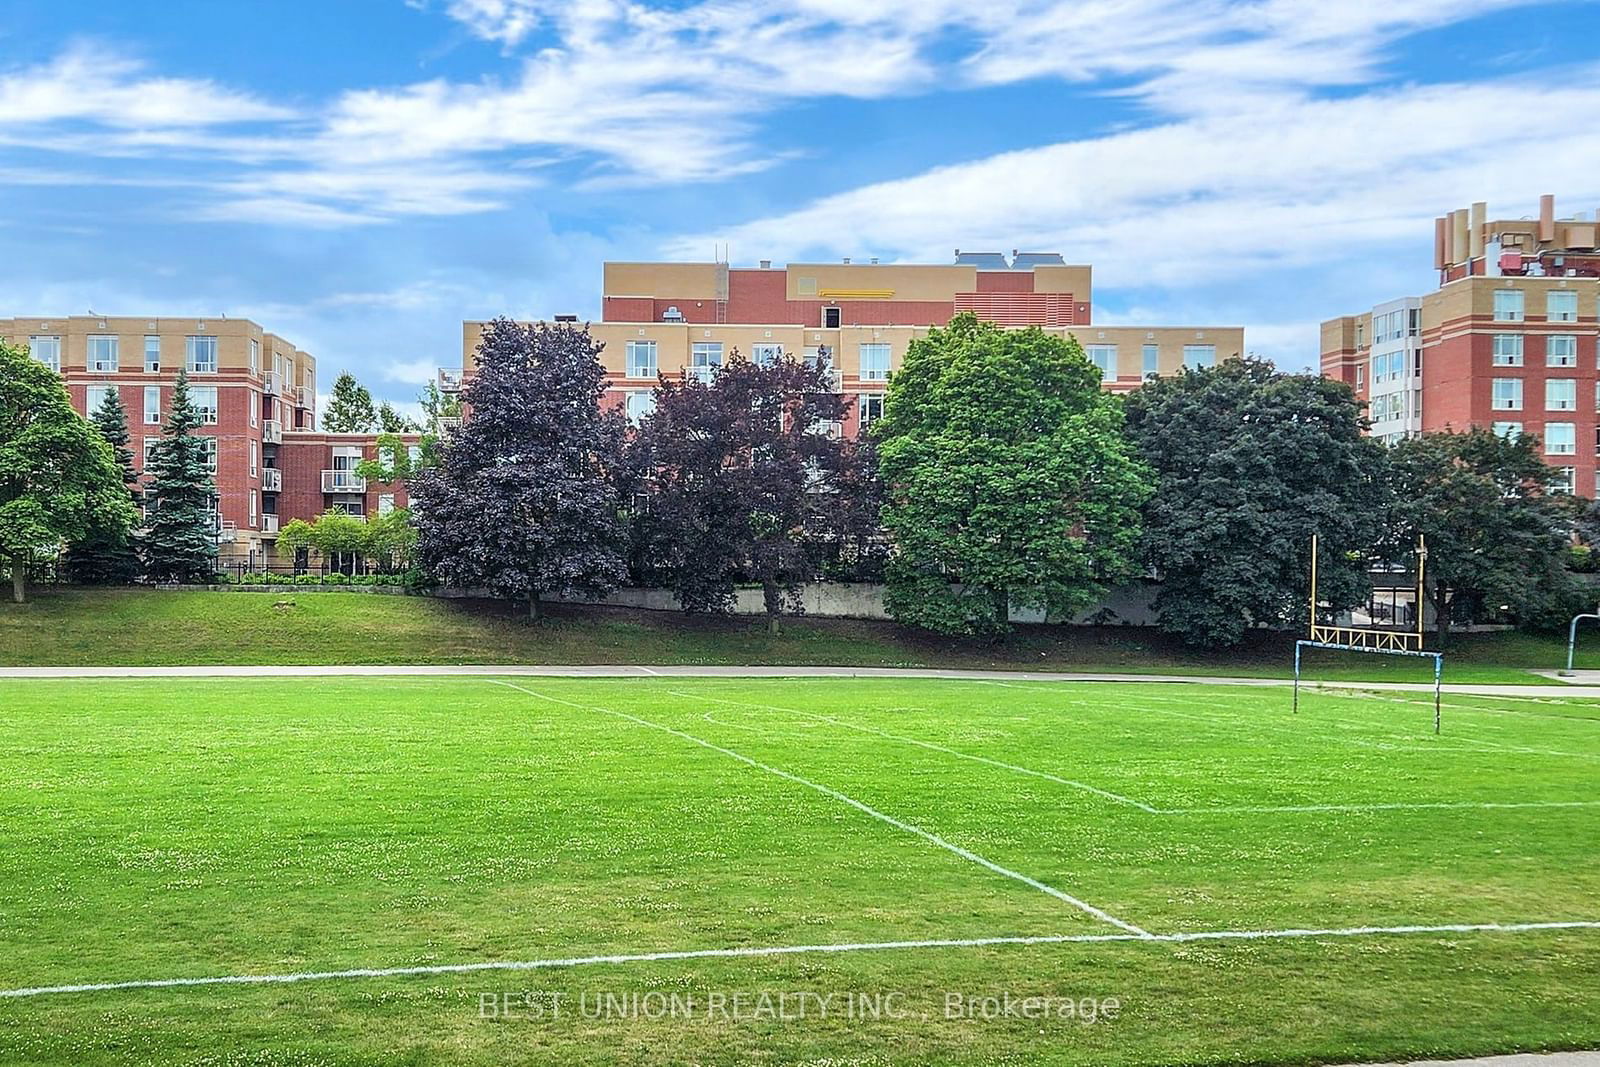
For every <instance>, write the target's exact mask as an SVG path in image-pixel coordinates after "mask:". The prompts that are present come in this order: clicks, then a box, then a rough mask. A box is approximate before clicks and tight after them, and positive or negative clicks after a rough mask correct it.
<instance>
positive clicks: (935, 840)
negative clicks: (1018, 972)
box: [485, 678, 1150, 937]
mask: <svg viewBox="0 0 1600 1067" xmlns="http://www.w3.org/2000/svg"><path fill="white" fill-rule="evenodd" d="M485 680H486V681H489V682H490V683H492V684H494V685H503V686H505V687H506V688H508V689H515V690H517V691H518V692H521V693H526V694H528V695H529V696H531V697H537V698H538V699H540V700H545V701H549V702H550V703H552V704H564V705H566V706H567V707H570V708H578V709H579V710H581V711H599V712H604V713H605V714H607V715H614V716H616V717H617V718H619V719H626V720H627V721H629V722H632V723H637V724H638V725H640V726H648V727H650V728H651V729H652V730H660V731H662V732H663V733H667V734H671V735H672V736H674V737H678V738H682V739H683V740H685V741H689V742H692V743H694V744H696V745H699V746H700V747H701V748H706V749H710V750H711V751H712V752H720V753H721V754H722V755H724V756H727V757H729V758H731V759H736V760H738V761H739V762H740V763H743V764H746V765H748V766H751V767H754V768H756V769H757V770H762V771H766V772H767V773H768V774H773V775H776V776H778V777H779V778H783V779H785V780H786V781H790V782H794V783H795V784H796V785H803V786H805V787H806V788H807V789H813V790H815V791H817V792H818V793H821V794H822V795H823V796H827V797H832V798H833V799H834V800H837V801H839V802H841V803H844V804H848V805H850V806H851V807H852V808H855V809H856V810H857V811H860V812H864V813H866V814H867V815H870V816H872V817H873V818H874V819H878V820H880V821H882V822H885V823H887V824H888V825H890V826H893V827H894V828H895V829H897V830H904V831H905V832H906V833H909V834H915V835H916V836H918V837H920V838H922V839H923V840H924V841H927V842H929V843H930V844H934V845H938V846H939V847H940V848H942V849H944V850H946V851H947V852H952V853H954V854H955V855H957V856H960V857H961V858H962V859H964V860H967V861H969V862H971V863H976V864H977V865H978V866H980V867H983V868H986V869H987V870H990V871H993V872H994V873H995V874H1000V875H1004V876H1005V877H1007V878H1011V879H1014V880H1016V881H1018V882H1021V883H1022V884H1023V885H1026V886H1031V887H1032V888H1034V889H1037V890H1039V892H1041V893H1045V894H1048V895H1049V896H1052V897H1055V898H1056V899H1057V900H1059V901H1062V902H1064V903H1066V904H1070V905H1072V906H1073V907H1075V908H1077V909H1078V910H1079V911H1082V912H1084V913H1086V914H1088V915H1092V916H1093V917H1094V918H1096V919H1099V920H1100V921H1101V922H1106V923H1110V924H1111V925H1112V926H1115V927H1117V928H1118V929H1120V930H1126V931H1128V933H1130V934H1135V935H1137V936H1139V937H1149V936H1150V933H1149V932H1148V931H1146V930H1141V929H1140V928H1139V927H1137V926H1135V925H1133V924H1132V923H1130V922H1124V921H1123V920H1121V919H1119V918H1117V917H1116V916H1115V915H1112V914H1111V913H1110V912H1107V911H1103V910H1101V909H1100V908H1097V907H1095V906H1094V905H1093V904H1090V903H1089V902H1087V901H1084V900H1079V899H1078V898H1077V897H1075V896H1073V895H1072V894H1070V893H1064V892H1062V891H1061V890H1059V889H1056V888H1055V887H1053V886H1048V885H1045V884H1044V883H1043V882H1041V881H1039V880H1038V879H1035V878H1030V877H1028V876H1027V875H1025V874H1023V873H1021V872H1020V871H1013V870H1011V869H1010V868H1009V867H1002V866H1000V865H999V864H998V863H995V862H994V861H992V860H987V859H984V858H983V857H982V856H980V855H978V854H977V853H976V852H973V851H971V850H969V849H965V848H962V847H961V846H960V845H957V844H954V843H952V842H950V841H946V840H945V839H944V838H942V837H940V836H938V835H937V834H934V833H930V832H929V831H927V830H924V829H923V828H922V827H920V826H913V825H912V824H910V823H908V822H902V821H901V820H899V819H896V818H895V817H894V816H892V815H886V814H884V813H883V812H881V811H879V810H878V809H877V808H874V807H871V806H869V805H867V804H863V803H862V802H861V801H859V800H857V799H855V798H854V797H849V796H846V795H845V794H843V793H841V792H839V791H838V790H837V789H830V788H828V787H827V786H825V785H819V784H818V783H816V782H813V781H811V780H810V779H807V778H802V777H800V776H799V775H797V774H790V773H789V772H788V771H783V770H779V769H778V768H776V767H772V766H769V765H768V764H765V763H761V762H759V761H758V760H753V759H751V758H750V757H749V756H746V755H743V754H741V753H738V752H735V751H734V750H733V749H731V748H723V747H722V746H721V745H714V744H712V743H711V742H710V741H706V740H703V739H701V738H698V737H696V736H694V735H693V734H689V733H684V732H683V731H682V730H677V729H674V728H673V727H671V726H665V725H663V724H661V723H658V722H651V721H650V720H649V719H644V718H640V717H639V716H637V715H631V714H629V713H628V712H625V711H617V710H615V709H613V708H604V707H600V706H598V705H595V704H578V703H574V702H573V701H570V700H562V699H561V698H560V697H552V696H546V695H545V694H543V693H537V692H535V691H533V690H532V689H527V688H524V687H523V686H520V685H517V684H515V683H514V682H502V681H497V680H495V679H492V678H491V679H485Z"/></svg>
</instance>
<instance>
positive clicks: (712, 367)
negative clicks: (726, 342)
mask: <svg viewBox="0 0 1600 1067" xmlns="http://www.w3.org/2000/svg"><path fill="white" fill-rule="evenodd" d="M689 366H690V368H691V371H690V373H691V374H692V375H693V376H694V377H696V378H699V379H700V380H701V381H703V382H709V381H710V380H711V376H712V375H713V374H714V373H716V369H717V368H718V367H720V366H722V342H721V341H696V342H695V343H694V345H693V347H692V348H691V349H690V352H689Z"/></svg>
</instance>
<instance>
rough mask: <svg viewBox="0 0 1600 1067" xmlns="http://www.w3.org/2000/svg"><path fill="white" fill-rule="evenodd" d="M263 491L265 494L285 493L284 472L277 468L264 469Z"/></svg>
mask: <svg viewBox="0 0 1600 1067" xmlns="http://www.w3.org/2000/svg"><path fill="white" fill-rule="evenodd" d="M261 491H262V492H263V493H281V492H283V472H282V471H281V470H279V469H278V468H277V467H262V468H261Z"/></svg>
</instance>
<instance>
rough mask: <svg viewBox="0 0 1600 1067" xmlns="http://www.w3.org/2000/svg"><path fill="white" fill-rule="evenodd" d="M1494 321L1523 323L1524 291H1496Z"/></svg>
mask: <svg viewBox="0 0 1600 1067" xmlns="http://www.w3.org/2000/svg"><path fill="white" fill-rule="evenodd" d="M1494 321H1496V322H1521V321H1522V290H1521V289H1496V290H1495V291H1494Z"/></svg>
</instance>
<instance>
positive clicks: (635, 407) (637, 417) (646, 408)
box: [627, 389, 656, 426]
mask: <svg viewBox="0 0 1600 1067" xmlns="http://www.w3.org/2000/svg"><path fill="white" fill-rule="evenodd" d="M655 409H656V394H655V393H653V392H651V391H650V390H648V389H635V390H634V391H633V392H630V393H629V394H628V398H627V413H628V421H629V422H630V423H632V424H633V425H635V426H637V425H639V424H640V423H641V422H643V421H644V420H645V419H648V418H649V417H650V413H651V412H652V411H654V410H655Z"/></svg>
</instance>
